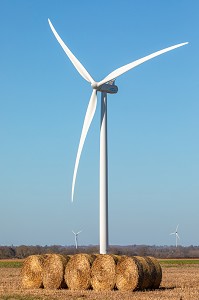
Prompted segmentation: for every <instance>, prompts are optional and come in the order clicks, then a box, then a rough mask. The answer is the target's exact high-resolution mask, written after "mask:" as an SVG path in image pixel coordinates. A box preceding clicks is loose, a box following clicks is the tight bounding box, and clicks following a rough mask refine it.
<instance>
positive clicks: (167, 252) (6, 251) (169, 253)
mask: <svg viewBox="0 0 199 300" xmlns="http://www.w3.org/2000/svg"><path fill="white" fill-rule="evenodd" d="M47 253H57V254H62V255H69V254H75V253H90V254H94V253H99V246H93V245H90V246H81V247H78V249H75V247H74V246H68V247H67V246H58V245H53V246H25V245H21V246H11V247H10V246H0V259H12V258H15V259H16V258H26V257H28V256H29V255H34V254H47ZM109 253H112V254H116V255H129V256H131V255H139V256H154V257H157V258H199V246H189V247H182V246H178V247H177V248H176V247H174V246H147V245H129V246H110V247H109Z"/></svg>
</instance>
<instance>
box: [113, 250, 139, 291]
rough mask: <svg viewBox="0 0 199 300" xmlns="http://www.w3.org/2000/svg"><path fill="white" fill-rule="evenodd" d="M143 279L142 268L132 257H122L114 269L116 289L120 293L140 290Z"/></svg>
mask: <svg viewBox="0 0 199 300" xmlns="http://www.w3.org/2000/svg"><path fill="white" fill-rule="evenodd" d="M143 279H144V274H143V266H142V264H141V262H140V261H139V260H138V259H136V258H135V257H134V256H133V257H129V256H122V257H121V259H120V260H119V261H118V263H117V267H116V287H117V289H118V290H120V291H135V290H138V289H140V288H141V286H142V283H143Z"/></svg>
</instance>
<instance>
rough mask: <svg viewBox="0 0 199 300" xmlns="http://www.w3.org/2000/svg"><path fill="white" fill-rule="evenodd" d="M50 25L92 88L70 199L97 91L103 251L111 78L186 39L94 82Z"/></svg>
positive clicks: (102, 248)
mask: <svg viewBox="0 0 199 300" xmlns="http://www.w3.org/2000/svg"><path fill="white" fill-rule="evenodd" d="M48 22H49V25H50V28H51V30H52V32H53V33H54V35H55V37H56V39H57V41H58V42H59V44H60V45H61V47H62V48H63V50H64V52H65V53H66V55H67V56H68V58H69V59H70V60H71V62H72V64H73V65H74V67H75V68H76V69H77V71H78V72H79V73H80V75H81V76H82V77H83V78H84V79H85V80H87V81H88V82H89V83H90V84H91V87H92V89H93V91H92V94H91V97H90V101H89V104H88V108H87V111H86V115H85V119H84V123H83V128H82V133H81V137H80V142H79V147H78V151H77V156H76V162H75V167H74V173H73V181H72V201H73V196H74V188H75V181H76V175H77V169H78V165H79V160H80V156H81V152H82V148H83V145H84V142H85V139H86V135H87V132H88V130H89V127H90V124H91V122H92V119H93V117H94V114H95V110H96V105H97V92H101V124H100V189H99V190H100V192H99V194H100V195H99V198H100V253H101V254H105V253H107V248H108V161H107V159H108V153H107V93H108V94H115V93H117V91H118V88H117V86H116V85H115V84H114V82H115V79H116V78H117V77H119V76H120V75H122V74H124V73H125V72H127V71H129V70H131V69H133V68H135V67H136V66H138V65H140V64H142V63H144V62H146V61H147V60H149V59H152V58H154V57H156V56H158V55H161V54H163V53H165V52H168V51H171V50H173V49H176V48H178V47H181V46H184V45H186V44H188V43H181V44H177V45H174V46H171V47H168V48H165V49H163V50H160V51H157V52H154V53H152V54H150V55H147V56H145V57H143V58H140V59H138V60H136V61H134V62H131V63H129V64H127V65H125V66H122V67H120V68H118V69H116V70H115V71H113V72H111V73H110V74H109V75H108V76H106V77H105V78H104V79H102V80H101V81H99V82H96V81H95V80H94V79H93V78H92V77H91V75H90V74H89V73H88V71H87V70H86V69H85V68H84V66H83V65H82V64H81V63H80V62H79V60H78V59H77V58H76V57H75V56H74V54H73V53H72V52H71V51H70V50H69V48H68V47H67V46H66V45H65V43H64V42H63V41H62V39H61V38H60V36H59V35H58V33H57V32H56V30H55V28H54V27H53V25H52V23H51V21H50V20H49V19H48Z"/></svg>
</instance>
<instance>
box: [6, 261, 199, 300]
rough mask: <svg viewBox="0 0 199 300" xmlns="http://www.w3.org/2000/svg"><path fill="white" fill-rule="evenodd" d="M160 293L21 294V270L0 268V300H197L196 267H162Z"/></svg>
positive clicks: (198, 274)
mask: <svg viewBox="0 0 199 300" xmlns="http://www.w3.org/2000/svg"><path fill="white" fill-rule="evenodd" d="M162 271H163V274H162V283H161V285H160V289H157V290H151V291H143V292H141V291H137V292H120V291H106V292H96V291H91V290H90V291H82V292H78V291H70V290H45V289H37V290H24V289H22V287H21V282H20V279H21V278H20V272H21V269H20V268H5V267H4V268H0V300H9V299H10V300H11V299H12V300H42V299H43V300H56V299H60V300H86V299H88V300H121V299H122V300H133V299H137V300H138V299H139V300H150V299H153V300H161V299H162V300H198V299H199V265H198V264H195V265H194V264H191V265H188V264H186V265H178V266H174V267H173V266H169V267H165V266H163V264H162Z"/></svg>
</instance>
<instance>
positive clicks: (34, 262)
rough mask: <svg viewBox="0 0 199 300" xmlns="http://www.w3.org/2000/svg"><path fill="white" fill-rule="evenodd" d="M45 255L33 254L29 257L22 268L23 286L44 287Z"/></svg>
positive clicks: (31, 287)
mask: <svg viewBox="0 0 199 300" xmlns="http://www.w3.org/2000/svg"><path fill="white" fill-rule="evenodd" d="M44 259H45V258H44V256H42V255H31V256H29V257H27V258H26V259H25V261H24V263H23V267H22V269H21V283H22V287H23V288H26V289H36V288H41V287H43V283H42V268H43V264H44Z"/></svg>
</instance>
